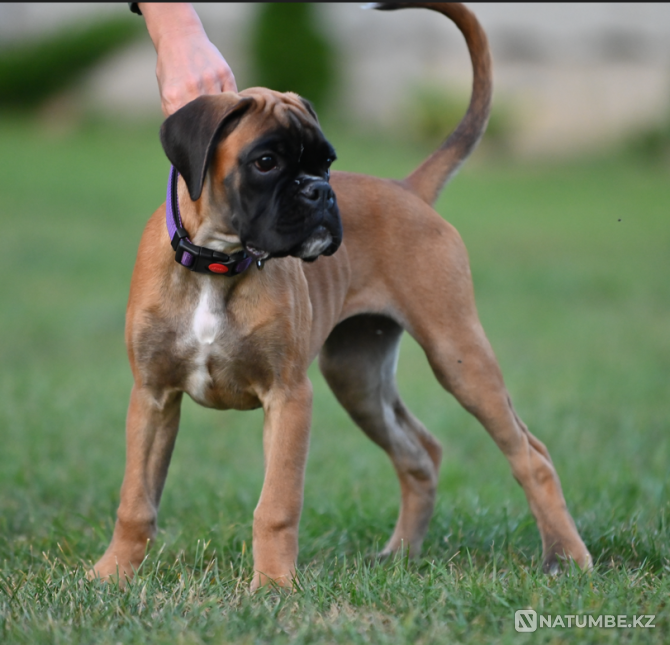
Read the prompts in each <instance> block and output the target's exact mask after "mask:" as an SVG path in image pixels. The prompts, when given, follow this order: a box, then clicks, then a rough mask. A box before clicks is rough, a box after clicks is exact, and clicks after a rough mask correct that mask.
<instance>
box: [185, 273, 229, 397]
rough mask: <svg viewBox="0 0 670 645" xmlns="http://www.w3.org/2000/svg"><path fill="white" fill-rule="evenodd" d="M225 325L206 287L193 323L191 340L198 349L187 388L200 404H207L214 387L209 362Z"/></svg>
mask: <svg viewBox="0 0 670 645" xmlns="http://www.w3.org/2000/svg"><path fill="white" fill-rule="evenodd" d="M224 323H225V319H224V316H223V314H222V313H221V312H215V310H214V294H213V293H212V288H211V287H210V286H209V285H205V286H204V287H203V289H202V291H201V293H200V300H199V302H198V306H197V307H196V308H195V312H194V313H193V321H192V323H191V339H192V342H194V344H195V346H196V347H195V352H194V356H193V367H192V370H191V373H190V374H189V378H188V388H187V390H188V392H189V394H190V395H191V396H192V397H193V398H194V399H195V400H196V401H198V402H205V400H206V398H207V390H208V389H209V388H210V387H211V385H212V379H211V374H210V371H209V366H208V362H209V358H210V355H211V354H212V351H213V349H214V348H213V345H214V341H215V340H216V337H217V335H218V334H219V332H220V331H221V329H222V328H223V326H224Z"/></svg>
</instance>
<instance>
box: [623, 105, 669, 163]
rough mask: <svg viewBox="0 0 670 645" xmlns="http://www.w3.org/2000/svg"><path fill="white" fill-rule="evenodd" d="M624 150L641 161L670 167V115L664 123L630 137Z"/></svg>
mask: <svg viewBox="0 0 670 645" xmlns="http://www.w3.org/2000/svg"><path fill="white" fill-rule="evenodd" d="M624 150H625V152H628V153H629V154H631V155H633V156H634V157H635V158H637V159H639V160H640V161H643V162H647V163H650V164H654V165H655V164H658V165H666V166H670V114H668V115H667V117H666V119H665V120H664V121H663V122H661V123H659V124H656V125H653V126H650V127H648V128H645V129H643V130H640V131H638V132H636V133H635V134H633V135H632V136H630V137H629V138H628V140H627V141H626V143H625V146H624Z"/></svg>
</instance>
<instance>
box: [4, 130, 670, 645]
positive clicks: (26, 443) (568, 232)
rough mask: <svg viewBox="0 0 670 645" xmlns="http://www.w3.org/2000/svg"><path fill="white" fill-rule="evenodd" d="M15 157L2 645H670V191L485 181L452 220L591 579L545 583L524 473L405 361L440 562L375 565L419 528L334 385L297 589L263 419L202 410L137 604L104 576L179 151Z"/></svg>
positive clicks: (319, 401) (316, 440) (311, 468)
mask: <svg viewBox="0 0 670 645" xmlns="http://www.w3.org/2000/svg"><path fill="white" fill-rule="evenodd" d="M331 139H332V140H333V143H334V144H335V146H336V148H337V150H338V154H339V158H340V160H339V161H338V162H337V165H338V167H339V168H343V169H349V170H357V171H366V172H372V173H375V174H380V175H383V176H394V177H401V176H403V175H404V174H406V172H407V171H409V170H410V169H411V168H413V167H414V165H416V163H417V162H418V161H419V160H420V159H421V158H422V156H423V155H424V154H425V152H426V151H425V150H422V149H420V148H412V147H411V146H408V145H401V144H396V143H393V142H389V141H383V140H376V139H370V138H366V137H362V138H361V137H358V136H354V135H348V134H347V133H346V132H342V133H338V132H334V133H332V134H331ZM0 141H2V155H0V212H1V216H0V222H1V224H2V228H1V229H0V230H1V233H2V236H1V239H2V252H1V253H0V269H1V273H0V276H2V277H1V278H0V303H1V304H0V339H2V340H1V341H0V438H1V441H2V444H1V447H0V491H2V493H1V496H0V642H2V643H26V644H33V643H63V644H65V643H68V644H69V643H109V644H114V643H170V644H171V643H184V644H190V643H193V644H199V643H270V642H272V643H289V642H291V643H293V642H295V643H314V642H319V643H405V642H407V643H414V642H416V643H449V642H467V643H531V642H532V643H571V642H588V643H611V642H621V643H642V642H656V643H665V642H667V640H668V636H667V632H668V629H669V628H670V622H669V618H670V608H669V607H668V601H669V600H670V584H669V582H668V573H669V571H670V555H669V554H670V549H669V538H670V528H669V521H670V504H669V503H668V483H667V482H668V476H667V472H668V469H669V466H670V450H669V447H670V446H669V438H668V437H669V435H670V433H669V432H668V429H669V428H668V426H669V421H668V419H669V415H668V400H669V398H668V384H669V382H670V333H669V330H670V279H669V275H670V217H669V214H670V212H669V210H668V204H670V180H669V179H670V178H669V177H668V174H667V170H666V171H663V170H661V169H655V170H654V169H650V168H648V167H645V168H642V167H638V166H636V165H635V164H634V163H632V162H627V161H626V160H625V159H623V158H620V157H616V156H615V157H612V158H608V159H602V160H598V161H590V162H587V161H584V162H581V163H572V164H569V165H553V166H551V165H544V166H536V165H528V166H526V165H519V164H506V165H503V164H496V165H492V164H487V163H485V162H483V161H482V160H477V159H474V160H473V163H472V164H470V165H469V166H466V168H465V169H464V171H463V172H462V173H461V175H460V176H459V177H457V178H456V179H455V180H454V182H453V184H452V185H451V186H450V187H449V188H448V189H447V190H446V192H445V194H444V196H443V197H442V199H441V200H440V202H439V205H438V208H439V210H440V212H441V213H443V214H444V215H445V217H447V218H448V219H449V221H451V222H452V223H453V224H454V225H455V226H456V227H457V228H458V230H459V231H460V232H461V234H462V236H463V238H464V239H465V242H466V244H467V246H468V249H469V252H470V257H471V262H472V270H473V276H474V281H475V288H476V292H477V298H478V306H479V311H480V314H481V318H482V321H483V324H484V327H485V329H486V330H487V333H488V334H489V337H490V339H491V341H492V343H493V346H494V348H495V350H496V352H497V355H498V357H499V359H500V362H501V364H502V367H503V371H504V373H505V376H506V380H507V384H508V387H509V389H510V391H511V393H512V396H513V398H514V400H515V405H516V408H517V409H518V411H519V413H520V414H521V416H522V418H523V419H524V420H525V421H526V423H527V424H528V425H529V427H530V428H531V430H532V431H533V432H534V433H535V434H536V435H537V436H538V437H539V438H540V439H541V440H543V441H544V442H545V443H546V444H547V445H548V447H549V449H550V450H551V453H552V456H553V459H554V462H555V464H556V467H557V469H558V472H559V474H560V475H561V478H562V482H563V487H564V492H565V495H566V498H567V500H568V504H569V507H570V509H571V511H572V514H573V516H574V517H575V520H576V522H577V524H578V526H579V529H580V531H581V533H582V535H583V537H584V539H585V542H586V544H587V546H588V547H589V549H590V550H591V553H592V554H593V556H594V558H595V559H596V561H597V566H596V570H595V571H594V573H593V574H591V575H582V574H580V573H578V572H576V571H573V572H572V573H571V574H569V575H564V576H561V577H558V578H547V577H545V576H543V575H542V574H541V573H540V572H539V567H538V563H539V558H540V542H539V537H538V534H537V531H536V528H535V525H534V522H533V520H532V518H531V516H530V514H529V512H528V509H527V505H526V502H525V499H524V496H523V494H522V492H521V490H520V489H519V487H518V486H517V485H516V483H515V482H514V480H513V479H512V477H511V476H510V473H509V468H508V466H507V464H506V461H505V459H504V458H503V456H502V455H501V454H500V452H499V451H498V450H497V448H496V447H495V446H494V444H493V442H492V441H491V440H490V438H489V437H488V436H487V435H486V433H485V432H484V431H483V430H482V429H481V427H480V426H479V425H478V424H477V423H476V422H475V421H474V420H473V419H472V418H471V417H469V415H467V414H466V413H465V412H464V411H462V410H461V409H460V408H459V406H458V405H457V404H456V403H455V402H454V401H453V399H451V398H450V396H449V395H447V394H445V393H444V392H443V391H442V390H441V389H440V388H439V386H438V385H437V384H436V383H435V381H434V379H433V377H432V375H431V373H430V370H429V368H428V366H427V365H426V362H425V359H424V357H423V355H422V353H421V351H420V349H419V348H418V347H417V346H416V345H415V344H414V343H413V341H411V340H410V339H406V340H405V341H404V345H403V349H402V356H401V361H400V370H399V383H400V389H401V392H402V393H403V395H404V397H405V399H406V401H407V402H408V404H409V405H410V407H411V408H412V409H413V411H414V412H415V413H416V414H417V415H418V416H419V418H421V419H422V420H423V421H424V422H425V423H426V425H427V426H428V427H429V429H431V431H432V432H433V433H434V434H435V435H436V436H437V437H438V438H439V439H440V441H441V442H442V444H443V446H444V448H445V458H444V463H443V466H442V473H441V479H440V485H439V493H440V494H439V501H438V506H437V509H436V513H435V517H434V519H433V522H432V524H431V527H430V531H429V534H428V537H427V540H426V542H425V550H424V554H423V557H422V558H421V559H420V560H419V561H418V562H406V561H404V560H402V559H400V560H396V561H394V562H390V563H386V564H374V563H372V562H371V561H370V560H369V559H368V556H369V555H370V554H371V553H373V552H374V550H375V548H376V547H378V546H379V545H380V543H382V542H383V541H384V540H385V539H386V538H387V537H388V535H389V533H390V530H391V528H392V526H393V523H394V520H395V516H396V512H397V504H398V486H397V483H396V480H395V475H394V473H393V471H392V468H391V466H390V464H389V462H388V460H387V458H386V457H385V455H384V454H383V453H382V452H381V451H380V450H379V449H377V448H376V447H375V446H374V445H372V444H371V443H370V442H369V441H368V440H367V439H366V438H365V437H364V436H363V435H362V433H360V432H359V431H358V430H357V429H356V428H355V427H354V426H353V425H352V423H351V422H350V421H349V419H348V417H347V416H346V414H345V413H344V412H343V411H342V410H341V409H340V408H339V407H338V405H337V403H336V402H335V401H334V398H333V397H332V395H331V394H330V393H329V391H328V390H327V388H326V386H325V385H324V383H323V380H322V378H321V377H320V375H319V374H318V371H317V370H314V368H312V378H313V382H314V384H315V413H314V425H313V438H312V444H311V452H310V459H309V465H308V472H307V490H306V498H305V509H304V513H303V519H302V522H301V535H300V540H301V554H300V563H299V565H300V583H299V589H298V590H296V591H295V593H293V594H279V593H276V592H272V591H269V592H263V593H260V594H257V595H255V596H252V595H250V594H249V592H248V583H249V580H250V576H251V571H252V563H251V559H250V555H249V551H250V541H251V519H252V512H253V508H254V506H255V504H256V501H257V499H258V495H259V492H260V487H261V484H262V464H263V457H262V447H261V418H262V417H261V414H260V413H258V412H253V413H235V412H227V413H219V412H213V411H210V410H205V409H202V408H199V407H197V406H196V405H194V404H192V403H191V402H190V401H186V403H185V405H184V414H183V421H182V431H181V434H180V436H179V439H178V442H177V448H176V451H175V456H174V459H173V463H172V466H171V470H170V476H169V478H168V483H167V486H166V490H165V494H164V498H163V503H162V507H161V515H160V525H161V528H160V532H159V536H158V540H157V544H156V547H155V548H154V550H153V551H152V552H151V554H150V555H149V557H148V559H147V561H146V563H145V566H144V568H143V570H142V572H141V574H140V575H139V576H138V577H137V578H136V580H135V581H134V582H133V584H132V585H131V588H130V589H129V590H128V591H125V592H124V591H120V590H119V589H117V588H116V587H115V586H114V585H111V584H110V585H98V584H89V583H86V582H85V581H84V578H83V572H84V571H85V568H86V566H88V565H89V564H90V563H91V562H93V561H94V560H95V559H96V558H97V557H98V556H99V555H100V554H101V553H102V551H103V550H104V548H105V547H106V545H107V542H108V540H109V538H110V536H111V531H112V525H113V519H114V513H115V510H116V505H117V503H118V491H119V486H120V483H121V477H122V472H123V463H124V431H123V426H124V417H125V407H126V404H127V398H128V394H129V390H130V386H131V377H130V372H129V369H128V367H127V361H126V357H125V350H124V346H123V322H124V321H123V318H124V310H125V300H126V297H127V289H128V284H129V281H130V275H131V271H132V266H133V261H134V256H135V251H136V248H137V243H138V241H139V236H140V234H141V230H142V227H143V225H144V222H145V221H146V219H147V217H148V216H149V215H150V213H151V212H152V211H153V209H154V208H155V207H156V206H158V205H159V204H160V203H161V202H162V200H163V199H164V191H165V182H166V179H167V169H168V165H167V162H166V160H165V159H164V157H163V155H162V152H161V150H160V146H159V144H158V138H157V129H156V128H153V129H146V130H145V129H136V130H130V129H123V128H118V127H111V126H100V125H99V126H87V127H84V128H82V129H80V130H77V131H74V132H71V133H70V134H62V133H61V134H57V133H53V132H49V131H43V130H40V129H39V128H38V127H36V126H34V125H31V124H29V123H23V122H17V121H11V122H7V121H5V122H4V123H0ZM435 261H436V262H439V261H440V258H435ZM408 279H411V276H408ZM529 606H531V607H534V608H535V609H537V610H538V612H540V613H544V614H552V615H556V614H581V613H590V614H595V615H598V614H611V615H619V614H627V615H629V616H632V615H634V614H636V615H639V614H656V620H655V624H656V628H655V629H636V630H618V629H595V628H594V629H574V628H573V629H558V628H557V629H542V630H540V631H538V632H536V633H535V634H517V633H516V632H515V630H514V611H515V609H518V608H523V607H529Z"/></svg>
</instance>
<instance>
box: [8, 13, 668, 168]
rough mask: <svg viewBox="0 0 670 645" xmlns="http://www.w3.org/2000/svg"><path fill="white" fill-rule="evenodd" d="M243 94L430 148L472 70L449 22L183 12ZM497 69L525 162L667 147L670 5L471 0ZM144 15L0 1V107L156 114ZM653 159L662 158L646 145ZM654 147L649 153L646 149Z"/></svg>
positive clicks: (500, 124) (57, 118)
mask: <svg viewBox="0 0 670 645" xmlns="http://www.w3.org/2000/svg"><path fill="white" fill-rule="evenodd" d="M195 6H196V8H197V11H198V13H199V15H200V16H201V18H202V21H203V24H204V26H205V28H206V30H207V32H208V34H209V37H210V39H211V40H212V41H213V42H214V43H215V44H216V45H217V46H218V47H219V49H220V50H221V52H222V53H223V54H224V56H225V58H226V59H227V60H228V61H229V63H230V65H231V67H232V69H233V71H234V72H235V75H236V77H237V83H238V86H239V87H240V88H244V87H249V86H252V85H256V84H259V85H267V86H271V87H275V88H276V89H281V90H285V89H292V90H296V91H298V92H301V93H304V94H305V95H306V96H308V97H309V98H312V99H313V100H314V101H315V102H316V103H317V105H318V107H319V108H320V110H321V112H322V113H323V114H324V116H327V117H331V118H338V119H339V120H341V121H344V122H346V123H347V124H348V125H354V126H358V127H361V128H364V129H366V130H368V129H369V128H375V129H378V130H387V131H392V132H398V131H402V132H403V133H404V134H405V135H407V136H415V137H418V138H422V137H423V138H427V139H430V140H434V139H435V137H436V136H440V135H441V134H443V133H444V132H445V131H447V130H448V129H449V128H450V127H451V126H453V123H454V122H455V120H456V119H457V118H458V116H459V115H460V113H461V110H462V108H463V106H464V105H466V104H467V99H468V95H469V82H470V66H469V61H468V56H467V51H466V49H465V46H464V43H463V41H462V38H461V37H460V34H458V32H457V31H456V29H455V28H454V27H453V25H450V24H448V21H446V20H444V19H443V18H441V17H440V16H437V15H435V14H432V13H430V12H426V11H403V12H402V14H401V16H398V15H394V14H393V13H380V12H376V11H365V10H362V8H361V5H360V4H354V3H338V4H328V3H324V4H309V3H302V4H297V3H281V4H278V5H263V4H257V3H220V4H216V3H202V4H200V3H195ZM475 9H476V12H477V15H478V17H479V20H480V21H481V22H482V24H483V26H484V28H485V29H486V31H487V33H488V35H489V38H490V41H491V46H492V50H493V57H494V61H495V81H496V94H495V109H494V113H493V119H492V123H491V128H490V132H489V140H493V139H496V143H497V144H498V146H504V147H505V150H506V152H508V153H511V154H514V155H521V156H535V157H538V156H542V157H547V156H555V155H564V156H565V155H568V156H569V155H576V154H583V153H585V152H589V151H593V150H594V149H598V148H600V149H602V148H603V147H605V146H609V145H612V144H613V143H621V142H623V141H624V140H626V141H629V142H630V141H633V140H637V143H638V144H639V145H646V146H647V147H650V148H654V150H656V148H659V147H663V139H664V137H665V138H666V141H665V143H666V145H667V138H670V135H668V131H669V130H670V126H669V125H668V124H669V123H670V5H668V4H667V3H578V4H570V3H543V4H522V3H508V4H499V3H478V4H477V5H476V7H475ZM154 68H155V53H154V51H153V48H152V45H151V42H150V40H149V38H148V36H147V34H146V31H145V29H144V25H143V20H142V18H140V17H139V16H135V15H134V14H130V12H129V11H126V10H125V8H124V7H122V6H120V5H119V4H118V3H81V4H66V3H53V4H51V3H3V4H2V5H0V105H1V106H2V107H3V108H5V109H6V108H7V107H11V106H17V107H20V108H21V109H22V110H25V109H27V108H30V109H38V110H39V111H40V114H41V117H42V118H43V119H51V120H52V121H53V122H54V123H58V122H60V124H61V125H66V124H67V123H68V122H70V123H72V122H76V121H77V120H78V119H82V118H84V117H91V116H92V115H99V116H104V117H111V118H114V119H117V120H134V121H138V120H143V119H144V120H146V119H152V118H153V119H157V118H160V111H159V103H158V100H157V88H156V84H155V83H154V82H153V81H154V78H155V77H154ZM656 152H658V151H657V150H656ZM651 153H652V154H653V152H651Z"/></svg>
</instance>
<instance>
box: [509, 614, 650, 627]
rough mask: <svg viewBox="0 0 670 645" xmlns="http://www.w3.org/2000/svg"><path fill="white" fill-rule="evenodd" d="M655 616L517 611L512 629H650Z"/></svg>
mask: <svg viewBox="0 0 670 645" xmlns="http://www.w3.org/2000/svg"><path fill="white" fill-rule="evenodd" d="M655 618H656V615H655V614H645V615H642V616H637V615H633V616H628V615H627V614H617V615H612V614H601V615H599V616H594V615H593V614H555V615H552V614H538V613H537V612H536V611H535V610H534V609H519V610H517V611H516V612H515V613H514V629H516V631H517V632H534V631H536V630H538V629H542V628H543V627H553V628H554V629H555V628H557V627H559V628H560V627H563V628H574V627H577V628H578V629H589V628H593V627H599V628H603V627H604V628H607V629H650V628H653V627H656V625H654V619H655Z"/></svg>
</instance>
